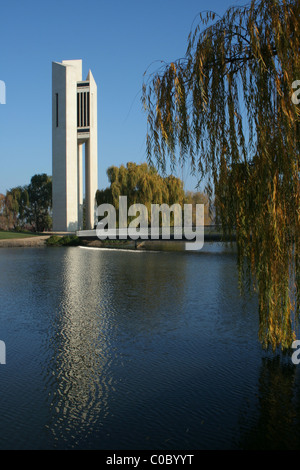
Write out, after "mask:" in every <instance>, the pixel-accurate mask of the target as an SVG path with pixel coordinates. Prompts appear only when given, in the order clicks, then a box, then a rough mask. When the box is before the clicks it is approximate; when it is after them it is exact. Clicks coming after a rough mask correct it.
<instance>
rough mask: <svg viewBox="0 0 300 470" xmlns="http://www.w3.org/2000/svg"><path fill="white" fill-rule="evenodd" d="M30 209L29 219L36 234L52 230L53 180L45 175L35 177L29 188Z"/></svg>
mask: <svg viewBox="0 0 300 470" xmlns="http://www.w3.org/2000/svg"><path fill="white" fill-rule="evenodd" d="M27 191H28V197H29V207H28V209H27V211H26V215H27V219H28V221H29V222H30V223H31V224H32V226H33V228H34V230H35V231H36V232H43V231H44V230H50V229H51V226H52V218H51V208H52V179H51V177H50V176H48V175H46V174H45V173H43V174H40V175H34V176H33V177H32V178H31V181H30V184H29V185H28V186H27Z"/></svg>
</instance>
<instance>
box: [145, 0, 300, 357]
mask: <svg viewBox="0 0 300 470" xmlns="http://www.w3.org/2000/svg"><path fill="white" fill-rule="evenodd" d="M299 18H300V2H299V0H285V1H283V0H282V1H279V0H264V1H255V0H253V1H252V2H251V3H250V4H249V5H247V6H243V7H237V8H230V9H229V10H228V11H227V12H226V13H225V14H224V16H223V17H217V16H216V15H215V13H207V14H206V15H204V16H202V15H200V22H199V24H198V25H197V26H196V27H195V28H194V29H193V30H192V31H191V33H190V35H189V38H188V46H187V52H186V56H185V58H184V59H180V60H178V61H176V62H172V63H171V64H168V65H166V66H163V67H162V68H161V69H160V70H158V71H157V72H156V73H155V74H152V75H150V76H149V78H148V79H147V81H145V83H144V85H143V104H144V108H145V110H146V113H147V118H148V121H147V122H148V133H147V153H148V161H149V162H152V160H153V159H155V161H156V162H157V165H158V166H159V167H160V168H163V169H164V168H165V167H166V162H167V160H170V161H171V163H173V164H174V162H176V161H177V160H178V159H179V160H180V161H184V160H185V159H189V161H190V163H191V167H192V170H193V171H198V172H199V178H200V179H201V178H202V177H203V176H206V177H207V178H208V185H207V190H208V194H209V196H210V198H212V197H214V198H215V201H214V202H215V207H216V212H217V214H218V216H219V218H220V220H221V223H222V227H223V231H224V232H225V233H229V234H230V233H231V232H232V230H233V229H235V231H236V238H237V248H238V265H239V273H240V282H241V286H243V285H244V284H245V282H248V281H249V276H251V281H252V282H253V285H254V288H255V289H257V290H258V297H259V321H260V328H259V338H260V340H261V342H262V345H263V346H264V347H266V348H267V347H269V346H271V347H272V348H273V350H275V349H276V347H280V346H281V348H282V349H286V348H288V347H290V346H291V342H292V341H293V339H294V338H295V327H296V326H297V321H298V317H299V311H300V269H299V268H300V240H299V234H300V211H299V207H300V183H299V141H300V139H299V134H300V133H299V130H300V127H299V126H300V120H299V117H300V110H299V106H298V105H297V104H295V101H296V100H294V99H292V94H293V92H294V89H293V84H294V82H295V80H299V79H300V54H299V50H300V27H299ZM296 103H297V101H296ZM177 150H179V151H177ZM248 272H250V273H251V275H248V274H247V273H248Z"/></svg>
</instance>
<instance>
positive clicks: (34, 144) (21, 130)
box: [0, 0, 244, 193]
mask: <svg viewBox="0 0 300 470" xmlns="http://www.w3.org/2000/svg"><path fill="white" fill-rule="evenodd" d="M243 3H244V2H242V1H240V2H238V1H235V0H210V2H207V1H204V0H184V1H182V0H180V1H179V0H151V1H150V0H148V1H144V0H139V1H138V0H123V1H121V0H112V1H109V0H84V1H82V0H81V1H78V0H51V1H48V0H42V1H41V0H26V1H25V0H9V1H4V0H0V14H1V29H0V44H1V49H0V51H1V52H0V80H3V81H5V83H6V104H5V105H0V161H1V172H0V193H5V192H6V190H7V189H10V188H11V187H14V186H18V185H24V184H28V183H29V182H30V178H31V176H33V175H34V174H36V173H47V174H49V175H51V173H52V169H51V168H52V149H51V122H52V121H51V120H52V118H51V112H52V110H51V67H52V61H57V62H60V61H62V60H65V59H82V60H83V75H84V78H85V75H87V73H88V70H89V68H90V69H91V70H92V73H93V75H94V78H95V80H96V82H97V86H98V167H99V170H98V187H99V188H104V187H106V186H107V185H108V181H107V177H106V169H107V168H108V167H109V166H110V165H117V166H119V165H120V164H122V163H123V164H126V162H128V161H134V162H137V163H142V162H144V161H146V154H145V137H146V115H145V114H144V113H143V111H142V105H141V101H140V96H141V86H142V81H143V74H144V72H145V70H146V69H147V68H148V66H149V65H150V64H151V63H153V62H154V61H156V60H164V61H167V62H169V61H172V60H176V59H177V58H179V57H183V56H184V54H185V49H186V44H187V36H188V33H189V31H190V28H191V25H192V22H193V20H194V19H195V17H196V15H197V14H198V13H199V12H201V11H204V10H207V9H210V10H213V11H216V12H217V13H219V14H222V13H224V11H225V10H226V9H227V8H228V7H229V6H232V5H240V4H243ZM158 65H159V64H158ZM152 70H154V67H152ZM177 176H180V177H181V176H183V179H184V183H185V188H186V189H190V190H193V189H195V185H196V183H197V180H196V179H195V178H192V177H190V176H189V169H188V168H185V170H184V172H183V173H181V172H178V174H177Z"/></svg>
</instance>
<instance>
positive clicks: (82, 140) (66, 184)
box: [52, 60, 98, 232]
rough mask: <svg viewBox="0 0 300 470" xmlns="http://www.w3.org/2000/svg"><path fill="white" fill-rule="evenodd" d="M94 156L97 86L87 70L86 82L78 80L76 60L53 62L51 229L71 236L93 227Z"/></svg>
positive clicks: (79, 78)
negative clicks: (75, 232)
mask: <svg viewBox="0 0 300 470" xmlns="http://www.w3.org/2000/svg"><path fill="white" fill-rule="evenodd" d="M83 147H84V149H85V152H84V153H85V159H84V160H85V161H84V167H83ZM97 153H98V150H97V85H96V82H95V80H94V77H93V75H92V72H91V71H89V73H88V76H87V78H86V80H82V61H81V60H63V61H62V62H61V63H59V62H53V63H52V186H53V189H52V198H53V201H52V203H53V231H62V232H68V231H70V232H73V231H75V230H82V229H83V228H85V229H87V230H89V229H93V228H94V225H95V209H96V202H95V196H96V191H97V189H98V165H97V164H98V155H97ZM83 170H84V171H83ZM83 174H84V182H83ZM83 183H84V184H83ZM84 190H85V197H84V196H83V193H84ZM83 199H85V226H84V227H83Z"/></svg>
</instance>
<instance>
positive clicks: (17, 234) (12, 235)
mask: <svg viewBox="0 0 300 470" xmlns="http://www.w3.org/2000/svg"><path fill="white" fill-rule="evenodd" d="M38 235H40V234H37V233H22V232H1V231H0V240H7V239H9V238H29V237H36V236H38Z"/></svg>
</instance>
